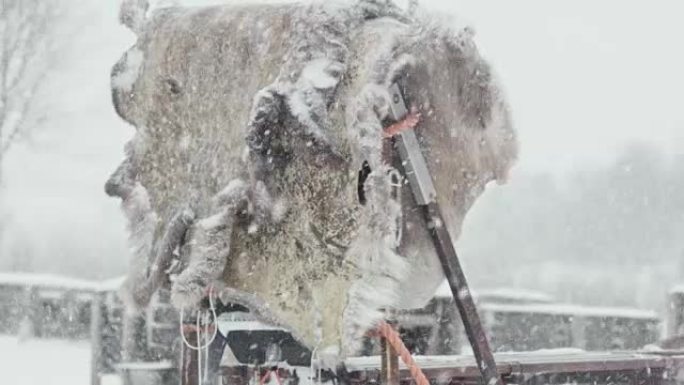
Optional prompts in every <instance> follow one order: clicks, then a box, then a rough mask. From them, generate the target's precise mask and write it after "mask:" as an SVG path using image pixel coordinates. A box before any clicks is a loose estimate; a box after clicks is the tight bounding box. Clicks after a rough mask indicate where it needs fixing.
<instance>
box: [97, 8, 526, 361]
mask: <svg viewBox="0 0 684 385" xmlns="http://www.w3.org/2000/svg"><path fill="white" fill-rule="evenodd" d="M134 14H136V15H140V14H144V12H142V13H141V12H138V13H135V12H134ZM138 19H139V17H138ZM138 19H136V20H138ZM435 20H442V19H440V18H435V17H434V15H426V14H424V13H423V12H419V11H416V10H412V12H410V13H407V12H404V11H402V10H401V9H400V8H399V7H397V6H395V5H393V4H392V3H391V2H386V1H370V0H365V1H359V2H358V3H355V4H336V3H331V2H326V3H325V4H322V3H315V4H284V5H283V4H279V5H274V4H270V5H269V4H259V5H225V6H216V7H205V8H166V9H161V10H157V11H155V12H154V13H153V14H152V15H151V16H149V17H147V18H146V19H145V20H144V21H138V22H136V23H135V25H136V31H137V33H138V40H137V43H136V44H135V45H134V46H133V47H131V48H130V49H129V50H128V51H127V52H126V54H125V55H124V56H123V58H122V59H121V60H120V61H119V62H118V63H117V64H116V65H115V66H114V69H113V72H112V89H113V100H114V105H115V108H116V110H117V112H118V113H119V115H121V117H122V118H123V119H125V120H126V121H128V122H130V123H131V124H132V125H134V126H135V127H136V128H137V132H136V135H135V137H134V138H133V140H132V141H131V142H130V143H129V144H128V146H127V150H126V154H127V156H126V160H125V161H124V163H123V164H122V165H121V166H120V167H119V168H118V169H117V171H116V172H115V173H114V174H113V175H112V177H111V178H110V180H109V182H108V183H107V191H108V193H110V195H116V196H119V197H121V198H122V200H123V205H124V208H125V210H124V211H125V212H126V215H127V216H128V218H129V222H130V227H131V234H132V240H133V241H134V242H135V243H136V244H135V245H134V246H135V247H134V251H135V255H134V256H133V258H134V260H135V261H137V262H135V263H132V266H134V269H132V270H134V271H132V274H131V276H130V277H129V283H128V286H127V287H128V288H129V294H130V295H129V297H130V298H131V303H132V304H136V305H137V306H144V305H145V301H146V300H147V299H148V298H149V294H148V293H145V294H143V295H140V294H136V293H135V292H136V290H154V289H156V288H157V287H158V286H160V285H164V284H167V283H168V282H164V279H161V278H162V277H166V275H165V274H164V275H160V274H158V271H159V269H164V271H165V272H168V273H170V276H171V278H170V280H171V281H170V283H168V284H170V285H171V287H172V300H173V302H174V304H175V305H176V306H178V307H181V308H189V307H195V306H197V304H198V303H199V302H200V300H201V298H202V297H203V296H204V295H205V290H206V287H207V286H209V285H214V286H216V287H218V288H219V293H220V296H221V299H222V300H223V301H232V302H238V303H241V304H243V305H246V306H247V307H249V308H250V309H251V311H252V312H254V313H255V314H256V315H257V316H259V317H261V318H262V319H264V320H265V321H267V322H271V323H274V324H277V325H279V326H283V327H286V328H288V329H289V330H291V331H292V332H293V334H294V335H295V336H296V337H297V338H299V339H300V340H301V341H303V342H304V343H306V344H307V345H308V346H309V347H311V348H316V349H318V352H327V353H331V354H342V355H349V354H353V353H354V352H355V351H356V350H357V349H358V347H359V342H360V340H361V337H362V336H363V334H364V333H365V332H366V331H367V330H368V329H369V328H371V327H372V326H373V325H374V323H375V322H376V321H377V320H378V319H380V318H382V313H381V312H380V309H389V308H406V307H419V306H422V305H424V304H425V303H426V302H427V301H428V300H429V299H430V297H431V296H432V294H433V293H434V291H435V289H436V288H437V286H438V285H439V284H440V283H441V281H442V279H443V274H442V271H441V267H440V265H439V262H438V259H437V257H436V254H435V252H434V250H433V246H432V243H431V241H430V238H429V234H428V230H427V227H426V226H427V224H426V223H425V222H424V220H423V218H422V217H421V216H420V215H419V210H416V204H415V202H414V200H413V197H412V195H411V192H410V189H409V188H408V186H407V185H406V182H405V180H404V179H403V177H402V176H401V174H400V173H401V172H402V171H403V170H402V167H401V162H400V161H399V159H398V158H397V155H396V151H394V150H393V149H392V145H391V141H389V140H387V139H383V136H382V132H383V126H385V125H387V124H389V123H391V122H390V121H389V120H388V106H389V102H390V100H389V94H388V91H387V89H388V87H389V86H390V85H391V84H392V83H394V82H397V83H399V84H400V86H401V88H402V89H403V91H404V94H405V98H406V100H407V101H408V103H410V104H411V105H413V106H415V107H416V108H418V109H419V111H421V113H422V121H421V123H420V124H419V126H418V127H417V128H416V134H417V135H418V137H419V140H420V144H421V147H422V151H423V153H424V154H425V156H426V158H427V161H428V167H429V169H430V171H431V173H432V176H433V178H434V182H435V186H436V190H437V193H438V197H437V199H438V202H439V203H440V204H441V206H442V209H443V211H444V215H445V220H446V223H445V224H444V225H446V226H448V229H449V231H450V232H451V234H452V236H453V237H454V238H457V237H458V235H459V233H460V229H461V225H462V222H463V219H464V216H465V214H466V212H467V211H468V209H469V208H470V207H471V206H472V204H473V202H474V200H475V199H476V198H477V197H478V196H479V195H480V194H481V192H482V191H483V189H484V187H485V185H486V184H487V183H488V182H490V181H494V180H497V181H503V180H505V178H506V174H507V172H508V169H509V167H510V166H511V164H512V162H513V160H514V158H515V157H516V152H517V145H516V140H515V134H514V131H513V129H512V126H511V122H510V117H509V113H508V109H507V106H506V103H505V100H504V97H503V95H502V92H501V90H500V88H499V86H498V84H497V82H496V81H495V79H494V75H493V74H492V71H491V70H490V67H489V66H488V64H487V63H486V62H485V61H484V60H483V59H482V58H481V57H480V55H479V54H478V52H477V49H476V47H475V46H474V44H473V40H472V32H471V30H470V29H468V28H465V27H454V26H451V25H450V22H449V21H435ZM362 170H365V171H366V172H365V173H361V174H360V172H361V171H362ZM368 171H369V172H370V173H369V174H368V175H367V177H365V178H362V179H361V180H360V175H364V176H366V175H365V174H366V173H367V172H368ZM360 182H363V183H361V184H360ZM183 224H187V226H186V227H183ZM174 242H175V243H174ZM171 250H173V252H171ZM172 258H175V259H177V260H178V263H176V264H175V265H177V266H180V269H177V271H174V269H173V268H172V267H173V266H174V264H173V263H171V262H170V261H169V259H172ZM141 261H143V262H141ZM141 265H142V266H146V267H144V268H142V269H141V268H140V266H141ZM141 271H142V273H141ZM151 281H153V282H151Z"/></svg>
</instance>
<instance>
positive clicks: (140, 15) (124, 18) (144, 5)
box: [119, 0, 150, 34]
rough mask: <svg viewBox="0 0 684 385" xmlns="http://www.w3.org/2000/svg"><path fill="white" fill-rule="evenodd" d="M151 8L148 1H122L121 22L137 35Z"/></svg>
mask: <svg viewBox="0 0 684 385" xmlns="http://www.w3.org/2000/svg"><path fill="white" fill-rule="evenodd" d="M149 7H150V4H149V1H148V0H122V1H121V8H120V10H119V21H120V22H121V24H123V25H125V26H126V27H128V28H130V29H131V31H133V32H135V33H136V34H137V33H140V32H141V31H142V28H143V25H144V24H145V18H146V14H147V10H148V9H149Z"/></svg>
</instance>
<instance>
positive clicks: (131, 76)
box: [112, 48, 145, 92]
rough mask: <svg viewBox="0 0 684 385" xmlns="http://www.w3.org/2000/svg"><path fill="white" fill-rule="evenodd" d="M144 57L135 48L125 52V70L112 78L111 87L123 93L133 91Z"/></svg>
mask: <svg viewBox="0 0 684 385" xmlns="http://www.w3.org/2000/svg"><path fill="white" fill-rule="evenodd" d="M144 59H145V55H144V54H143V52H142V51H141V50H139V49H137V48H135V49H131V50H129V51H128V52H126V59H125V60H126V61H125V68H124V69H123V70H122V71H121V72H119V73H116V74H114V75H113V76H112V87H114V88H116V89H120V90H122V91H125V92H130V91H131V90H133V84H135V82H136V80H138V76H139V75H140V70H141V68H142V65H143V61H144Z"/></svg>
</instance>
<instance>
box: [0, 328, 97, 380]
mask: <svg viewBox="0 0 684 385" xmlns="http://www.w3.org/2000/svg"><path fill="white" fill-rule="evenodd" d="M0 362H2V364H0V367H2V376H3V381H2V382H3V383H5V384H12V385H88V384H89V383H90V346H89V345H88V343H87V342H70V341H63V340H37V339H34V340H28V341H23V342H19V341H18V340H17V338H16V337H10V336H0Z"/></svg>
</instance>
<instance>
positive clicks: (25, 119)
mask: <svg viewBox="0 0 684 385" xmlns="http://www.w3.org/2000/svg"><path fill="white" fill-rule="evenodd" d="M59 5H60V3H59V0H0V177H1V175H2V174H1V167H2V163H3V160H4V158H5V155H6V154H7V152H8V151H9V150H10V148H11V147H12V145H13V144H15V143H16V142H17V140H18V139H20V138H22V137H23V136H25V135H27V134H28V132H29V131H30V130H31V129H32V128H34V127H35V126H36V125H37V124H38V122H39V120H40V119H39V115H40V114H37V113H36V112H37V111H36V109H35V106H36V99H37V97H38V92H39V90H40V87H41V85H42V83H43V80H44V79H45V76H46V75H47V74H48V72H49V69H50V60H49V59H50V58H51V57H53V55H52V51H53V50H54V47H55V45H54V44H55V42H56V39H57V33H56V29H55V27H56V25H57V20H58V18H59V17H58V16H59V12H58V11H59Z"/></svg>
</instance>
